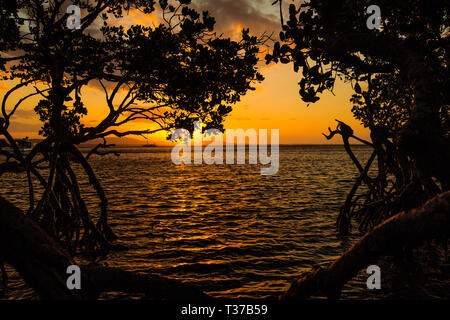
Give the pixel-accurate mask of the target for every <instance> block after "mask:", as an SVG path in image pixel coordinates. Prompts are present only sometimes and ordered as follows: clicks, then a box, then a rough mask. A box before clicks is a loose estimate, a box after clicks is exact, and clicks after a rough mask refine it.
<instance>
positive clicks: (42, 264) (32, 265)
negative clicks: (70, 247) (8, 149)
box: [0, 197, 209, 300]
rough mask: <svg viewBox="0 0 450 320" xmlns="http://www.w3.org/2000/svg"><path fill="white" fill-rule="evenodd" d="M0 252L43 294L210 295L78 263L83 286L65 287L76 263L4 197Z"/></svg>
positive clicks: (62, 296) (60, 297) (44, 296)
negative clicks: (69, 269)
mask: <svg viewBox="0 0 450 320" xmlns="http://www.w3.org/2000/svg"><path fill="white" fill-rule="evenodd" d="M0 257H1V258H2V262H5V263H8V264H9V265H11V266H12V267H14V268H15V269H16V270H17V271H18V272H19V273H20V275H21V276H22V277H23V279H24V280H25V281H26V283H27V284H28V285H29V286H30V287H31V288H32V289H33V290H34V291H35V292H36V293H37V294H38V295H39V296H40V298H42V299H50V300H68V299H70V300H72V299H77V300H78V299H95V298H98V296H99V295H100V294H101V293H102V292H106V291H115V292H116V291H119V292H129V293H143V294H145V295H146V296H147V297H149V298H152V299H190V300H192V299H198V300H205V299H209V296H208V295H206V294H204V293H203V292H202V291H200V290H199V289H197V288H196V287H194V286H191V285H188V284H185V283H182V282H179V281H176V280H171V279H166V278H163V277H159V276H150V275H142V274H135V273H132V272H128V271H124V270H121V269H116V268H105V267H92V266H85V267H83V266H80V267H81V274H82V289H81V290H69V289H67V286H66V280H67V277H68V275H67V274H66V270H67V267H68V266H70V265H74V264H75V265H76V264H77V262H76V261H75V260H74V259H73V258H72V257H71V256H70V255H69V254H68V253H67V251H65V250H64V249H63V248H62V247H61V245H60V244H59V243H58V242H56V241H55V240H54V239H53V238H52V237H50V236H49V235H48V234H47V233H46V232H45V231H44V230H43V229H42V228H41V227H40V226H39V225H38V224H37V223H36V222H35V221H34V220H33V219H31V218H30V217H28V216H26V215H25V214H24V213H23V212H22V211H21V210H20V209H19V208H17V207H16V206H14V205H13V204H11V203H10V202H8V201H7V200H5V199H4V198H2V197H0ZM3 280H5V277H3Z"/></svg>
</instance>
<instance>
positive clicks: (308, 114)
mask: <svg viewBox="0 0 450 320" xmlns="http://www.w3.org/2000/svg"><path fill="white" fill-rule="evenodd" d="M272 2H273V1H272V0H193V6H194V7H196V8H197V9H198V10H209V11H210V13H211V14H212V15H213V16H214V17H215V18H216V21H217V24H216V29H217V31H218V32H219V33H223V34H224V36H228V37H232V38H235V37H238V36H239V34H240V30H241V29H242V28H243V27H246V28H247V27H248V28H250V32H251V33H252V34H255V35H261V34H262V33H263V32H267V33H272V32H273V38H274V39H275V40H277V39H278V34H279V31H280V29H281V26H280V16H279V8H278V6H271V3H272ZM291 2H292V1H285V5H286V6H287V5H289V3H291ZM296 3H298V1H296ZM285 12H287V10H285ZM158 20H159V18H158V13H153V14H152V15H150V16H148V15H147V16H146V15H144V14H142V13H140V12H130V14H129V15H126V16H125V17H124V18H123V19H121V20H120V22H119V23H120V24H122V25H124V26H125V27H126V26H128V25H130V24H133V23H134V24H136V23H138V24H144V25H149V24H152V23H153V24H156V23H158ZM270 44H271V43H268V45H270ZM260 67H261V69H260V72H261V73H262V74H263V75H264V77H265V81H264V82H262V83H261V84H257V85H256V90H255V91H250V92H248V94H247V95H246V96H244V97H243V98H242V101H241V102H239V103H237V104H236V105H235V106H234V108H233V112H232V113H231V115H230V116H229V117H228V118H227V119H226V121H225V128H229V129H238V128H242V129H245V130H246V129H250V128H253V129H257V130H258V129H279V130H280V143H281V144H326V143H332V144H340V143H341V142H342V141H341V140H340V139H339V138H338V137H336V138H335V139H333V140H331V141H327V140H326V139H325V138H324V137H323V136H322V132H325V133H326V132H328V129H327V128H328V127H329V126H331V127H333V128H334V127H335V123H336V122H335V121H334V119H339V120H341V121H344V122H346V123H347V124H349V125H350V126H351V127H352V128H353V129H354V130H355V134H356V135H357V136H359V137H361V138H365V139H368V131H367V130H366V129H364V128H363V127H362V126H361V125H360V124H359V122H358V121H357V120H355V119H354V118H353V115H352V113H351V104H350V102H349V99H350V97H351V94H352V90H351V87H350V84H349V83H343V82H337V83H336V86H335V91H334V95H333V94H331V93H326V94H324V95H322V96H321V100H319V101H318V102H317V103H315V104H312V105H310V106H309V107H307V105H306V103H304V102H303V101H302V100H301V99H300V96H299V94H298V91H299V86H298V82H299V81H300V79H301V78H300V76H301V70H300V72H299V73H298V74H297V73H295V72H294V71H293V67H292V65H290V64H289V65H281V64H279V65H275V64H271V65H269V66H266V65H265V63H264V61H262V63H261V64H260ZM11 85H12V82H7V81H4V82H3V83H0V96H3V95H4V94H5V92H6V90H7V88H8V87H10V86H11ZM82 94H83V98H84V99H86V100H85V104H86V106H87V107H88V110H89V114H88V116H86V117H85V118H84V119H83V121H84V122H85V123H86V124H88V125H92V124H94V123H96V122H98V120H100V119H101V117H102V116H103V115H104V114H105V112H106V111H107V107H106V105H105V102H104V93H103V92H102V91H101V90H99V89H98V88H96V87H95V86H90V87H88V88H87V89H85V90H84V91H83V92H82ZM35 103H36V100H31V99H30V100H29V102H28V103H27V104H24V105H23V107H22V110H20V111H18V112H17V113H16V115H15V118H14V119H13V120H12V123H13V124H12V126H11V128H12V131H13V133H14V134H15V137H17V138H22V137H25V136H29V137H32V138H37V137H38V134H37V132H38V130H39V128H40V124H39V121H38V119H37V116H36V115H35V114H34V112H33V111H32V110H33V108H34V105H35ZM149 125H150V124H149V123H145V122H139V123H133V124H132V125H128V126H127V127H126V128H124V129H147V128H148V127H149ZM136 139H141V140H142V141H143V142H145V140H143V138H141V137H136ZM148 141H149V142H151V143H156V144H158V145H163V144H168V143H169V142H168V141H167V140H166V133H162V132H161V133H158V134H154V135H151V136H148Z"/></svg>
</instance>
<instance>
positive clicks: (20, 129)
mask: <svg viewBox="0 0 450 320" xmlns="http://www.w3.org/2000/svg"><path fill="white" fill-rule="evenodd" d="M41 127H42V125H41V124H40V123H23V122H18V121H13V122H11V125H10V127H9V129H10V130H11V132H15V133H36V134H37V133H38V131H39V130H40V129H41Z"/></svg>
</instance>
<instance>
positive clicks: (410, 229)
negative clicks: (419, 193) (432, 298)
mask: <svg viewBox="0 0 450 320" xmlns="http://www.w3.org/2000/svg"><path fill="white" fill-rule="evenodd" d="M449 235H450V191H447V192H444V193H442V194H440V195H438V196H436V197H434V198H433V199H431V200H429V201H428V202H426V203H425V204H424V205H423V206H422V207H420V208H417V209H413V210H410V211H403V212H401V213H398V214H396V215H394V216H393V217H391V218H389V219H388V220H386V221H384V222H383V223H382V224H380V225H378V226H377V227H375V228H374V229H373V230H372V231H371V232H368V233H367V234H366V235H365V236H364V237H362V238H361V239H360V240H359V241H358V242H357V243H356V244H355V245H354V246H353V247H352V248H350V249H349V250H348V251H347V252H345V253H344V254H343V255H342V256H341V257H340V258H339V259H337V260H336V261H335V262H334V263H332V264H331V265H330V266H328V267H324V268H315V269H313V270H312V271H311V272H309V273H308V274H307V275H305V276H303V277H302V278H300V279H297V280H295V281H294V282H293V283H292V284H291V286H290V288H289V289H288V290H287V291H286V292H285V293H284V294H283V295H282V296H281V297H280V298H281V299H300V300H301V299H307V298H308V297H310V296H312V295H324V296H327V297H328V298H331V299H336V298H339V296H340V293H341V290H342V287H343V286H344V284H345V283H346V282H347V281H349V280H350V279H351V278H353V277H354V276H355V275H356V274H357V273H358V271H359V270H361V269H363V268H365V267H367V266H369V265H370V263H371V262H372V261H374V260H375V259H376V258H378V257H381V256H383V255H386V254H388V253H392V252H394V251H395V250H396V249H398V248H400V247H402V246H413V245H419V244H421V243H422V242H423V241H426V240H431V239H442V238H447V237H448V236H449Z"/></svg>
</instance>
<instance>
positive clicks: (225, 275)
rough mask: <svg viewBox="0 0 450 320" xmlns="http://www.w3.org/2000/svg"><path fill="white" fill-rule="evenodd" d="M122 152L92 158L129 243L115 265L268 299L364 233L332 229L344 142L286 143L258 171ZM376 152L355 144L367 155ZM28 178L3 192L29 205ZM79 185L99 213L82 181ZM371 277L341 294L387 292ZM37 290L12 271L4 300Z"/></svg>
mask: <svg viewBox="0 0 450 320" xmlns="http://www.w3.org/2000/svg"><path fill="white" fill-rule="evenodd" d="M123 151H126V152H124V153H122V154H121V156H120V157H116V156H114V155H108V156H104V157H100V156H95V157H93V158H92V159H91V164H92V166H93V168H94V170H95V171H96V172H97V175H98V177H99V179H100V181H101V182H102V184H103V186H104V188H105V191H106V194H107V196H108V198H109V208H110V210H109V212H110V224H111V226H112V228H113V230H114V231H115V232H116V234H117V235H118V236H119V240H120V242H121V243H123V244H124V245H126V246H128V247H129V249H128V250H125V251H120V252H113V253H111V254H110V255H109V256H108V257H107V260H106V261H104V262H106V263H108V265H110V266H117V267H122V268H124V269H127V270H131V271H136V272H141V273H151V274H158V275H162V276H165V277H169V278H172V279H178V280H182V281H186V282H189V283H194V284H196V285H198V286H200V287H201V288H202V289H203V290H204V291H205V292H207V293H209V294H211V295H212V296H215V297H235V298H237V297H251V298H262V297H268V296H272V295H276V294H279V293H281V292H283V291H284V290H286V289H287V288H288V286H289V284H290V282H291V281H292V280H294V279H295V278H296V277H298V276H299V275H300V274H302V273H303V272H305V271H308V270H309V269H310V268H311V267H313V266H315V265H317V264H325V263H329V262H331V261H333V260H334V259H336V258H337V257H338V256H340V255H341V254H342V253H343V252H345V250H346V249H348V248H349V247H350V246H351V244H352V243H354V242H355V241H356V239H357V238H358V234H356V233H355V234H353V235H350V236H348V237H341V236H339V235H338V233H337V232H336V228H335V221H336V218H337V215H338V212H339V207H340V206H341V205H342V204H343V202H344V200H345V197H346V193H347V192H348V191H349V189H350V188H351V186H352V184H353V181H354V179H355V178H356V176H357V169H356V168H355V166H354V165H353V164H352V163H351V161H350V159H349V158H348V155H347V154H346V152H345V150H344V148H343V147H342V146H282V147H281V148H280V152H279V155H280V167H279V172H278V173H277V174H276V175H273V176H262V175H261V174H260V166H259V165H248V164H247V165H180V166H176V165H174V164H172V162H171V158H170V151H171V149H170V148H164V147H157V148H148V149H124V150H123ZM370 152H371V150H370V149H368V148H365V147H362V146H358V147H355V153H356V155H357V156H358V157H359V158H360V159H362V160H365V159H367V158H368V157H369V156H370ZM24 181H25V179H23V177H22V179H21V178H20V177H18V176H17V175H16V176H13V175H8V176H3V177H2V185H1V187H0V194H1V195H2V196H4V197H5V198H7V199H8V200H11V201H12V202H14V203H16V204H17V205H19V206H21V207H22V208H26V201H27V195H26V192H23V191H24V189H23V187H24V184H23V183H24ZM81 188H82V190H85V192H84V194H83V195H84V197H85V198H86V199H88V201H87V202H88V206H89V207H90V208H91V209H92V210H94V211H95V210H97V211H98V200H97V199H96V198H95V193H94V190H92V188H90V187H89V184H88V183H87V181H86V179H84V182H83V183H82V186H81ZM367 277H368V276H367V275H365V272H360V274H359V275H358V276H357V277H356V278H355V279H353V280H352V281H351V282H349V283H348V284H347V285H346V287H345V288H344V295H343V297H344V298H364V299H372V298H373V299H377V298H382V297H386V296H387V295H389V292H387V291H386V290H382V292H381V293H380V291H370V290H368V289H367V287H366V279H367ZM383 280H384V279H383ZM402 288H403V289H404V286H402ZM391 289H392V288H391ZM399 290H400V289H399V288H393V289H392V290H391V291H395V292H398V291H399ZM33 297H34V294H33V293H32V291H31V290H30V289H27V287H26V285H24V284H23V282H22V281H21V280H20V278H19V277H18V275H17V274H14V273H12V275H11V281H10V285H9V289H8V290H7V291H6V292H3V298H4V299H17V298H33ZM114 297H118V296H117V295H115V294H114V293H112V294H108V295H106V296H105V298H114Z"/></svg>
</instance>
